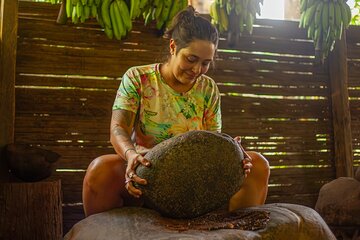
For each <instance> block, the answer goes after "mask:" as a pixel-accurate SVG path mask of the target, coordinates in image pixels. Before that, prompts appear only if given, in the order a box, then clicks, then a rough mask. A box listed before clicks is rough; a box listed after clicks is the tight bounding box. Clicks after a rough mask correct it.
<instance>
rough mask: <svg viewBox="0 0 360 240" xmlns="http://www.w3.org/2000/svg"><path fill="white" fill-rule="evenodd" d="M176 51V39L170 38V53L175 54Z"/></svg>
mask: <svg viewBox="0 0 360 240" xmlns="http://www.w3.org/2000/svg"><path fill="white" fill-rule="evenodd" d="M175 53H176V44H175V41H174V39H170V55H174V54H175Z"/></svg>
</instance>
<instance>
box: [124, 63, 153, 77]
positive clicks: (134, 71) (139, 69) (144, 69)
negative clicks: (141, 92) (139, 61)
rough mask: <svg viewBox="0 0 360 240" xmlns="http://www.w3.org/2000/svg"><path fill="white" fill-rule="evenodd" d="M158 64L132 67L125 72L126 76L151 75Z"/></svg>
mask: <svg viewBox="0 0 360 240" xmlns="http://www.w3.org/2000/svg"><path fill="white" fill-rule="evenodd" d="M158 65H159V63H151V64H146V65H139V66H133V67H131V68H129V69H128V70H127V72H126V74H127V75H128V76H140V75H144V74H152V73H154V72H155V71H156V69H157V68H158Z"/></svg>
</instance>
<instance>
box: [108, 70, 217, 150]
mask: <svg viewBox="0 0 360 240" xmlns="http://www.w3.org/2000/svg"><path fill="white" fill-rule="evenodd" d="M159 66H160V64H159V63H156V64H151V65H145V66H137V67H132V68H130V69H129V70H128V71H127V72H126V73H125V74H124V76H123V78H122V81H121V84H120V86H119V89H118V91H117V95H116V98H115V101H114V105H113V110H118V109H124V110H128V111H131V112H134V113H136V114H137V120H136V125H135V127H134V133H133V140H134V142H135V143H136V145H137V147H140V146H142V147H145V148H152V147H153V146H155V145H156V144H158V143H160V142H162V141H164V140H166V139H169V138H171V137H173V136H176V135H179V134H181V133H185V132H188V131H190V130H209V131H221V111H220V93H219V89H218V87H217V85H216V83H215V82H214V80H212V79H211V78H209V77H207V76H205V75H202V76H201V77H199V78H198V79H197V80H196V82H195V84H194V86H193V87H192V88H191V89H190V90H189V91H188V92H186V93H178V92H176V91H175V90H174V89H172V88H171V87H170V86H169V85H168V84H167V83H166V82H165V81H164V80H163V78H162V77H161V74H160V71H159Z"/></svg>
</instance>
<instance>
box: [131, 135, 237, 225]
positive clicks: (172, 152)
mask: <svg viewBox="0 0 360 240" xmlns="http://www.w3.org/2000/svg"><path fill="white" fill-rule="evenodd" d="M145 157H146V158H147V159H149V160H150V161H151V162H152V165H151V167H150V168H147V167H144V166H139V167H138V168H137V169H136V173H137V175H138V176H140V177H142V178H145V179H146V180H147V181H148V184H147V185H142V186H141V185H140V186H137V187H139V188H140V189H141V190H142V191H143V197H144V200H145V204H146V205H147V206H149V207H151V208H153V209H155V210H157V211H159V212H160V213H161V214H163V215H164V216H169V217H173V218H192V217H196V216H199V215H201V214H204V213H207V212H210V211H212V210H214V209H217V208H220V207H222V206H223V205H224V204H226V203H227V202H228V201H229V199H230V197H231V196H232V195H233V194H234V193H235V192H237V191H238V190H239V189H240V187H241V184H242V182H243V179H244V173H243V164H242V159H243V153H242V151H241V150H240V148H239V146H238V144H237V143H236V142H235V141H234V140H233V139H232V138H231V137H230V136H228V135H226V134H220V133H214V132H209V131H191V132H187V133H185V134H182V135H180V136H177V137H174V138H171V139H168V140H166V141H164V142H162V143H160V144H158V145H156V146H155V147H154V148H153V149H152V150H151V151H150V152H148V153H147V154H146V155H145ZM205 203H206V204H205Z"/></svg>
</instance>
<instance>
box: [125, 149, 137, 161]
mask: <svg viewBox="0 0 360 240" xmlns="http://www.w3.org/2000/svg"><path fill="white" fill-rule="evenodd" d="M130 150H133V151H135V152H136V149H135V148H128V149H126V151H125V153H124V157H125V161H127V158H126V154H127V152H128V151H130Z"/></svg>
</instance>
